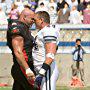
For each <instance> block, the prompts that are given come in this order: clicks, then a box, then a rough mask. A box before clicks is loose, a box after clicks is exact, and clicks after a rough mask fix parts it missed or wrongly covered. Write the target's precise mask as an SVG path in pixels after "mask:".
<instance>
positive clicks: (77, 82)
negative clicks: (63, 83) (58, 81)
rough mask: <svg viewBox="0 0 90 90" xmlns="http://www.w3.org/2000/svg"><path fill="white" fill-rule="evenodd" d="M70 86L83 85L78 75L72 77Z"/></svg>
mask: <svg viewBox="0 0 90 90" xmlns="http://www.w3.org/2000/svg"><path fill="white" fill-rule="evenodd" d="M70 86H71V87H83V86H84V84H83V82H82V81H81V80H80V79H79V78H78V77H76V76H75V77H72V80H71V83H70Z"/></svg>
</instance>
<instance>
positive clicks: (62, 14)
mask: <svg viewBox="0 0 90 90" xmlns="http://www.w3.org/2000/svg"><path fill="white" fill-rule="evenodd" d="M69 15H70V10H69V6H68V4H67V3H66V4H65V5H64V8H63V9H59V11H58V19H57V23H58V24H61V23H68V18H69Z"/></svg>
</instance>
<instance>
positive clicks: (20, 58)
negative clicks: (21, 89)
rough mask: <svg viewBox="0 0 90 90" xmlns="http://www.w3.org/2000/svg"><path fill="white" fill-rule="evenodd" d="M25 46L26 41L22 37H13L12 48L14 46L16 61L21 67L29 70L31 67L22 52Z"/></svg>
mask: <svg viewBox="0 0 90 90" xmlns="http://www.w3.org/2000/svg"><path fill="white" fill-rule="evenodd" d="M23 45H24V40H23V38H22V37H21V36H18V35H17V36H13V37H12V46H13V50H14V54H15V56H16V58H17V59H16V60H17V62H18V63H19V65H20V66H22V67H23V68H24V69H25V70H26V69H27V68H29V66H28V64H27V62H26V61H25V58H24V55H23V52H22V50H23Z"/></svg>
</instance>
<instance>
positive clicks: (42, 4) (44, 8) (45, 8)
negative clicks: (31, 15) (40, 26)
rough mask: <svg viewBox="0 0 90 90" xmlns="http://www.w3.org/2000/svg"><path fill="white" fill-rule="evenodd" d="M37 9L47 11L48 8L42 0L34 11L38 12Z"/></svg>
mask: <svg viewBox="0 0 90 90" xmlns="http://www.w3.org/2000/svg"><path fill="white" fill-rule="evenodd" d="M38 11H46V12H47V11H48V8H47V7H46V6H45V5H44V3H43V2H41V3H40V5H39V6H38V7H37V8H36V10H35V12H38Z"/></svg>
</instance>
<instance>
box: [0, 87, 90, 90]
mask: <svg viewBox="0 0 90 90" xmlns="http://www.w3.org/2000/svg"><path fill="white" fill-rule="evenodd" d="M0 90H12V88H11V87H0ZM56 90H90V87H84V88H70V87H62V86H61V87H57V89H56Z"/></svg>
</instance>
